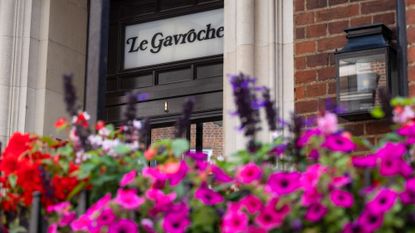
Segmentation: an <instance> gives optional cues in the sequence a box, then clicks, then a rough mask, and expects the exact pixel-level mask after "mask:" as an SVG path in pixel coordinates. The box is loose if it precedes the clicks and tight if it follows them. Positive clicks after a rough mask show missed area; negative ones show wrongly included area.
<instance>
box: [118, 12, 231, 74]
mask: <svg viewBox="0 0 415 233" xmlns="http://www.w3.org/2000/svg"><path fill="white" fill-rule="evenodd" d="M223 36H224V27H223V9H217V10H211V11H205V12H201V13H196V14H190V15H184V16H179V17H174V18H169V19H163V20H157V21H152V22H148V23H142V24H136V25H130V26H127V27H126V28H125V41H124V43H125V44H124V69H131V68H137V67H142V66H148V65H155V64H161V63H166V62H173V61H180V60H186V59H192V58H198V57H205V56H211V55H218V54H222V53H223Z"/></svg>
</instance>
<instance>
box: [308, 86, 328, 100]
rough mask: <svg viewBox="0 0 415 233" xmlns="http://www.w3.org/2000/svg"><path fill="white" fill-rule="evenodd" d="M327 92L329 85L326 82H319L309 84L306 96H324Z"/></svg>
mask: <svg viewBox="0 0 415 233" xmlns="http://www.w3.org/2000/svg"><path fill="white" fill-rule="evenodd" d="M326 93H327V85H326V84H325V83H317V84H312V85H309V86H307V89H306V92H305V97H306V98H310V97H318V96H324V95H326Z"/></svg>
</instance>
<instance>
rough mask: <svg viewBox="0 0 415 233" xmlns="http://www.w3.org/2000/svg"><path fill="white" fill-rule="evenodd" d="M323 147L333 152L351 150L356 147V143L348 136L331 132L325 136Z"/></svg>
mask: <svg viewBox="0 0 415 233" xmlns="http://www.w3.org/2000/svg"><path fill="white" fill-rule="evenodd" d="M322 146H323V147H325V148H327V149H329V150H331V151H333V152H346V153H347V152H351V151H353V150H354V149H356V145H355V144H354V143H353V142H352V140H350V139H349V138H347V137H345V136H343V135H340V134H332V135H329V136H327V137H326V140H325V141H324V143H323V145H322Z"/></svg>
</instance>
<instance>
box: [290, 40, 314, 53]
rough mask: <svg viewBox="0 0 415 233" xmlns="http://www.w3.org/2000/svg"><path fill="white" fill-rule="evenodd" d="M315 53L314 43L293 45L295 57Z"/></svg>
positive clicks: (307, 42)
mask: <svg viewBox="0 0 415 233" xmlns="http://www.w3.org/2000/svg"><path fill="white" fill-rule="evenodd" d="M315 51H316V43H315V42H314V41H304V42H298V43H296V44H295V53H296V54H297V55H301V54H305V53H312V52H315Z"/></svg>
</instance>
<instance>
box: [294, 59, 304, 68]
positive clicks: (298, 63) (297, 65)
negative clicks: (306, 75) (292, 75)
mask: <svg viewBox="0 0 415 233" xmlns="http://www.w3.org/2000/svg"><path fill="white" fill-rule="evenodd" d="M305 67H306V61H305V57H296V58H295V69H297V70H298V69H304V68H305Z"/></svg>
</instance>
